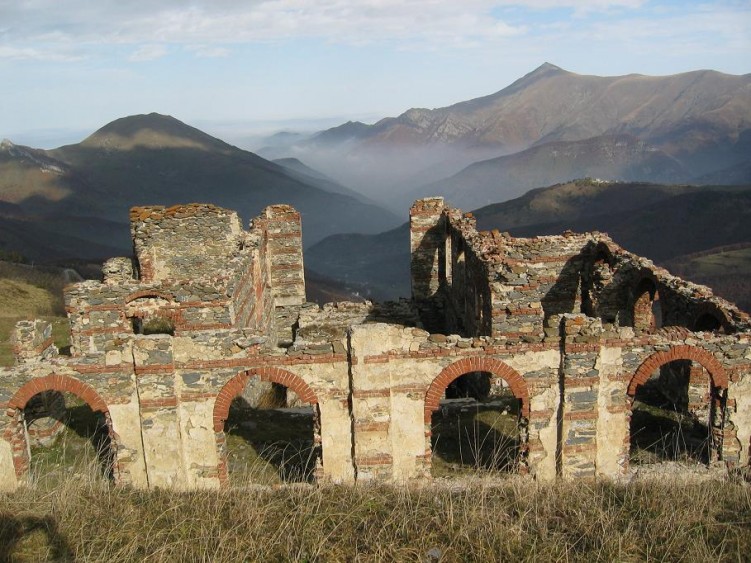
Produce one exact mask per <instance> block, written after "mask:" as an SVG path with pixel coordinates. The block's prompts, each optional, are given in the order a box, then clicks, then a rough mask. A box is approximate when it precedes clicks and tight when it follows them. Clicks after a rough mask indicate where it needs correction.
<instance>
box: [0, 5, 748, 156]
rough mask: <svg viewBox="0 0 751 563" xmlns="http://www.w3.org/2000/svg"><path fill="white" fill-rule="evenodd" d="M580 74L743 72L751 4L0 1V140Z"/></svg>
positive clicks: (395, 105)
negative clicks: (542, 68) (535, 75)
mask: <svg viewBox="0 0 751 563" xmlns="http://www.w3.org/2000/svg"><path fill="white" fill-rule="evenodd" d="M545 61H548V62H551V63H553V64H556V65H558V66H560V67H563V68H565V69H566V70H569V71H572V72H576V73H579V74H597V75H610V76H612V75H621V74H629V73H641V74H652V75H661V74H673V73H678V72H685V71H689V70H696V69H701V68H711V69H715V70H719V71H722V72H727V73H731V74H745V73H749V72H751V1H750V0H724V1H714V2H694V1H690V0H687V1H678V0H666V1H648V0H579V1H575V0H560V1H555V0H501V1H494V0H421V1H410V0H349V1H348V0H250V1H237V0H214V1H211V2H209V1H199V0H196V1H191V2H186V1H177V0H166V1H155V0H148V1H145V0H114V1H113V0H98V1H96V2H94V1H91V0H89V1H87V2H84V1H82V0H0V99H1V100H2V103H1V104H0V137H8V138H10V139H11V140H13V141H15V142H19V143H27V144H33V145H35V146H45V147H52V146H56V145H58V144H62V143H63V142H74V141H77V140H80V139H81V138H82V137H83V136H85V135H86V134H88V133H90V132H92V131H93V130H95V129H97V128H98V127H101V126H102V125H104V124H105V123H107V122H109V121H111V120H113V119H116V118H118V117H122V116H125V115H131V114H136V113H148V112H151V111H157V112H160V113H166V114H170V115H173V116H175V117H177V118H178V119H181V120H183V121H186V122H187V123H190V124H192V125H195V126H198V127H200V128H202V129H204V130H207V131H209V132H212V133H214V134H217V135H219V136H222V137H223V138H226V139H228V140H232V139H233V137H235V138H240V137H242V136H243V135H245V134H248V133H252V132H266V131H272V130H274V129H279V128H293V127H296V128H312V129H317V128H321V127H325V126H327V125H333V124H337V123H340V122H343V121H346V120H348V119H361V120H365V121H374V120H375V119H377V118H379V117H383V116H387V115H397V114H399V113H401V112H403V111H404V110H406V109H408V108H410V107H440V106H444V105H448V104H451V103H454V102H458V101H462V100H466V99H470V98H474V97H478V96H482V95H486V94H490V93H492V92H495V91H498V90H500V89H501V88H503V87H505V86H507V85H508V84H510V83H511V82H513V81H514V80H516V79H517V78H519V77H521V76H523V75H524V74H526V73H527V72H530V71H532V70H533V69H534V68H536V67H537V66H539V65H540V64H542V63H543V62H545Z"/></svg>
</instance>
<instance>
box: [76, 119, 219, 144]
mask: <svg viewBox="0 0 751 563" xmlns="http://www.w3.org/2000/svg"><path fill="white" fill-rule="evenodd" d="M81 144H82V145H83V146H89V147H97V148H104V149H106V150H130V149H133V148H135V147H137V146H138V147H147V148H155V149H164V148H196V149H202V150H210V149H213V150H216V149H220V150H225V149H227V148H229V145H227V144H226V143H224V142H223V141H220V140H219V139H216V138H214V137H212V136H211V135H208V134H206V133H204V132H203V131H200V130H199V129H196V128H195V127H191V126H190V125H187V124H185V123H183V122H182V121H180V120H179V119H175V118H174V117H172V116H171V115H163V114H160V113H154V112H152V113H149V114H139V115H131V116H128V117H121V118H120V119H116V120H115V121H112V122H110V123H108V124H107V125H105V126H104V127H102V128H101V129H99V130H97V131H95V132H94V133H93V134H92V135H90V136H89V137H87V138H86V139H84V141H83V142H82V143H81Z"/></svg>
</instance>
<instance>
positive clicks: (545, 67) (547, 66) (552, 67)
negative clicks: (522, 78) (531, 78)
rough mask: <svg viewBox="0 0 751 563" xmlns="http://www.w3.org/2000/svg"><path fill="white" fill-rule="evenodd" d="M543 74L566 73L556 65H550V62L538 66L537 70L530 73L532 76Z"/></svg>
mask: <svg viewBox="0 0 751 563" xmlns="http://www.w3.org/2000/svg"><path fill="white" fill-rule="evenodd" d="M543 72H545V73H547V72H566V71H565V70H563V69H562V68H561V67H559V66H556V65H554V64H552V63H549V62H547V61H546V62H544V63H542V64H541V65H540V66H538V67H537V68H536V69H535V70H533V71H532V72H531V73H530V75H531V74H538V73H543Z"/></svg>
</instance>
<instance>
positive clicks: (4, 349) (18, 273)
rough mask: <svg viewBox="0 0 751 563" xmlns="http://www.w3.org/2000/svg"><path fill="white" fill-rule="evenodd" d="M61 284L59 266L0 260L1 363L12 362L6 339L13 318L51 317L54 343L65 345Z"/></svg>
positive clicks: (65, 329) (7, 363) (66, 330)
mask: <svg viewBox="0 0 751 563" xmlns="http://www.w3.org/2000/svg"><path fill="white" fill-rule="evenodd" d="M63 285H64V281H63V277H62V274H61V272H60V270H58V269H55V268H40V267H36V268H34V267H31V266H27V265H23V264H11V263H8V262H0V366H4V365H5V366H7V365H12V364H13V354H12V352H11V347H10V342H9V341H8V339H9V338H10V334H11V331H12V330H13V327H14V326H15V324H16V322H17V321H19V320H22V319H31V318H45V319H48V320H50V321H51V322H52V327H53V337H54V339H55V344H56V345H57V346H58V347H59V348H62V347H64V346H67V344H68V342H67V337H68V334H67V332H68V319H67V318H66V317H65V310H64V308H63V300H62V295H63V293H62V290H63Z"/></svg>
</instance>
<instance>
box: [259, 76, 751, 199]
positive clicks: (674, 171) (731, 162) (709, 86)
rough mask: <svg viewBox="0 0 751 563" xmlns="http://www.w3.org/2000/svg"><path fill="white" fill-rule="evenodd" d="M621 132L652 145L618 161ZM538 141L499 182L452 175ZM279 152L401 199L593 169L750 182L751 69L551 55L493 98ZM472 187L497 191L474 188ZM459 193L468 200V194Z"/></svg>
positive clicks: (621, 176) (370, 191) (408, 115)
mask: <svg viewBox="0 0 751 563" xmlns="http://www.w3.org/2000/svg"><path fill="white" fill-rule="evenodd" d="M621 137H627V138H631V139H633V143H632V145H633V146H638V145H639V144H642V146H644V147H648V149H645V150H644V151H629V152H627V153H621V154H619V155H616V156H617V158H615V159H614V160H613V161H612V162H608V161H607V159H603V158H602V155H601V151H602V149H603V148H604V147H606V146H607V145H608V143H609V140H610V139H614V138H621ZM552 143H558V144H560V143H569V144H570V145H568V146H569V147H574V146H576V147H577V149H576V151H573V150H569V151H568V153H567V154H565V155H561V156H559V158H558V159H557V161H556V162H555V163H553V162H552V161H550V162H545V161H543V159H542V155H545V154H549V153H550V150H553V148H554V147H552V145H551V144H552ZM575 143H578V145H573V144H575ZM561 146H563V145H558V147H559V148H560V147H561ZM546 148H547V149H550V150H548V152H547V153H546V152H545V151H546ZM532 149H539V152H538V153H537V154H538V155H540V156H539V157H538V159H537V161H536V162H534V165H533V169H527V170H526V172H524V171H520V170H514V168H518V166H514V165H509V163H508V162H507V163H501V162H500V161H497V162H496V164H499V169H498V170H497V171H496V172H493V173H492V174H488V175H487V176H488V177H491V176H494V180H491V179H489V178H486V179H484V180H482V181H480V179H479V177H477V176H475V177H474V178H472V180H471V181H473V182H475V183H474V184H473V185H472V186H470V185H466V186H465V187H464V188H459V187H457V185H456V183H454V182H453V181H450V180H448V179H449V178H451V177H452V176H454V175H457V173H459V172H460V171H462V170H463V169H465V168H467V167H468V166H471V165H475V164H477V163H478V162H480V161H486V162H485V163H484V165H483V166H484V167H486V168H488V167H489V165H488V163H487V161H490V160H492V159H497V158H499V157H508V158H511V157H512V156H517V155H518V156H519V158H518V159H516V160H517V161H518V162H519V163H523V161H524V160H525V159H529V154H530V153H527V154H525V155H523V156H522V155H521V153H522V152H523V151H528V150H532ZM587 150H591V153H590V154H587V153H586V151H587ZM647 150H648V151H653V152H654V154H653V155H649V154H647V152H646V151H647ZM270 151H271V152H270V153H269V154H273V155H274V156H275V157H277V158H278V157H281V156H286V155H291V154H294V155H295V156H298V157H300V158H303V159H304V160H305V161H306V162H308V163H310V165H312V166H313V167H314V168H316V169H318V170H321V171H323V172H324V173H325V174H327V175H328V176H330V177H332V178H336V179H337V180H341V181H343V182H344V183H345V184H347V185H350V186H355V187H357V188H358V189H359V190H360V191H362V192H363V193H365V194H366V195H369V196H370V197H372V198H374V199H377V200H378V201H381V202H382V203H383V204H387V205H391V206H392V207H397V206H398V207H403V206H404V205H408V204H409V203H410V199H411V197H412V196H413V195H419V194H422V193H428V192H429V191H430V190H422V191H420V190H418V187H419V186H427V185H430V186H433V187H434V188H437V189H439V190H442V189H445V190H446V191H439V192H435V191H433V192H432V193H433V194H437V195H446V196H452V197H455V198H456V200H455V202H454V203H456V204H458V205H461V206H465V207H466V206H473V205H477V204H480V203H488V202H491V201H498V199H499V198H501V199H508V198H510V197H514V196H516V195H519V194H521V193H523V192H524V190H525V189H528V188H530V187H533V186H539V185H545V184H550V183H557V182H564V181H568V180H570V179H573V178H577V177H581V176H587V175H597V176H600V177H602V178H605V179H608V180H627V181H634V180H639V181H649V182H681V183H697V182H714V183H746V182H751V167H749V163H750V162H751V74H745V75H738V76H736V75H729V74H724V73H721V72H717V71H713V70H696V71H691V72H685V73H681V74H675V75H670V76H646V75H641V74H629V75H624V76H590V75H581V74H576V73H573V72H570V71H567V70H564V69H562V68H560V67H558V66H556V65H554V64H551V63H547V62H546V63H544V64H542V65H541V66H539V67H538V68H536V69H534V70H533V71H532V72H530V73H528V74H526V75H525V76H523V77H521V78H519V79H518V80H516V81H515V82H513V83H512V84H510V85H509V86H507V87H505V88H503V89H501V90H499V91H497V92H494V93H492V94H489V95H486V96H481V97H478V98H474V99H471V100H467V101H462V102H459V103H456V104H453V105H450V106H446V107H442V108H436V109H426V108H412V109H408V110H406V111H405V112H403V113H402V114H400V115H398V116H396V117H388V118H384V119H381V120H380V121H378V122H377V123H374V124H373V125H365V124H362V123H353V122H349V123H345V124H342V125H340V126H338V127H334V128H331V129H328V130H326V131H323V132H320V133H319V134H317V135H313V136H312V137H309V138H307V139H306V140H302V141H300V142H294V143H292V144H291V145H288V146H286V147H285V146H283V145H281V146H280V145H277V146H275V147H273V149H270ZM285 151H286V152H285ZM262 154H263V155H266V153H264V152H262ZM583 163H588V166H584V165H583ZM500 164H503V166H500ZM465 172H466V174H464V176H462V177H457V178H456V179H455V180H456V181H457V182H458V183H464V182H465V180H467V178H468V177H471V176H472V174H474V172H475V171H472V172H471V171H470V170H466V171H465ZM493 182H495V186H493ZM499 184H502V189H501V190H498V185H499ZM474 190H479V191H482V192H485V193H488V194H490V193H492V194H493V196H492V197H484V196H483V197H479V196H471V195H469V192H472V191H474ZM458 191H461V192H462V195H467V198H466V199H461V198H459V197H458V195H457V194H458ZM404 194H409V195H408V196H405V195H404ZM395 202H396V203H395Z"/></svg>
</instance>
